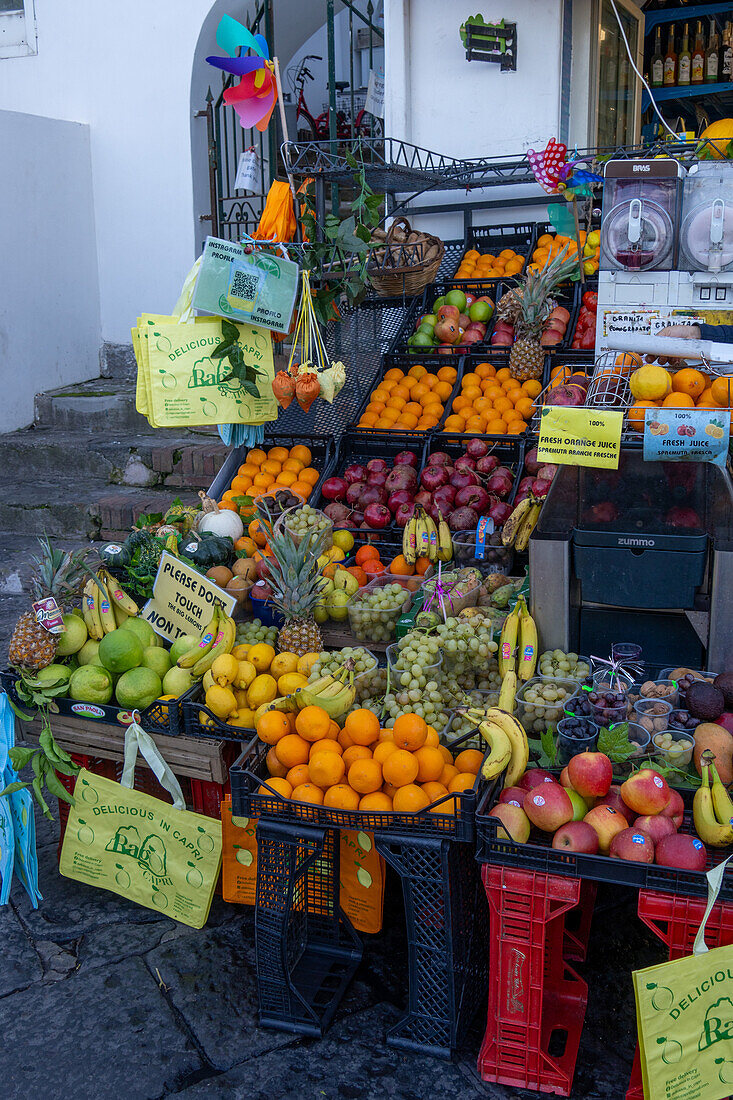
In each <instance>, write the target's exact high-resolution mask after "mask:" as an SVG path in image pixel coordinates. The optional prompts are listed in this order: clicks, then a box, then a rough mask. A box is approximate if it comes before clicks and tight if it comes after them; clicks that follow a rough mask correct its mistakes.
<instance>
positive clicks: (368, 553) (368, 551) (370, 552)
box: [355, 543, 379, 565]
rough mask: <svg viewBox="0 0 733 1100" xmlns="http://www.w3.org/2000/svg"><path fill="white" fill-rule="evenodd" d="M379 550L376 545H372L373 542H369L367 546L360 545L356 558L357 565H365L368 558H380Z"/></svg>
mask: <svg viewBox="0 0 733 1100" xmlns="http://www.w3.org/2000/svg"><path fill="white" fill-rule="evenodd" d="M378 557H379V551H378V550H377V548H376V546H372V544H371V543H367V545H366V546H360V547H359V549H358V550H357V551H356V554H355V559H356V564H357V565H363V564H364V562H365V561H366V560H367V558H378Z"/></svg>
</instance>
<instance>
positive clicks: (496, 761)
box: [479, 721, 512, 779]
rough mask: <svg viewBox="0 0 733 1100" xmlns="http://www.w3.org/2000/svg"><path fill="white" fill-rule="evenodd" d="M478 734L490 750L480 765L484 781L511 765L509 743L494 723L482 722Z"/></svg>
mask: <svg viewBox="0 0 733 1100" xmlns="http://www.w3.org/2000/svg"><path fill="white" fill-rule="evenodd" d="M479 732H480V733H481V736H482V737H483V739H484V741H486V742H487V744H488V745H489V748H490V752H489V755H488V756H487V757H486V759H485V760H484V762H483V764H482V765H481V774H482V776H483V777H484V779H493V778H494V777H495V776H497V775H499V773H500V772H503V771H504V769H505V768H506V767H507V766H508V765H509V764H510V763H511V759H512V745H511V741H510V740H509V738H508V737H507V735H506V734H505V733H504V730H503V729H501V728H500V727H499V726H498V725H496V724H495V723H494V722H489V721H485V722H482V723H481V724H480V726H479Z"/></svg>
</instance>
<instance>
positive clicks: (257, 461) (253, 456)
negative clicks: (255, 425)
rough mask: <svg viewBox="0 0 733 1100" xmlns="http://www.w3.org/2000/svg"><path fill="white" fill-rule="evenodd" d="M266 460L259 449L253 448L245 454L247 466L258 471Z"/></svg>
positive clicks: (263, 453)
mask: <svg viewBox="0 0 733 1100" xmlns="http://www.w3.org/2000/svg"><path fill="white" fill-rule="evenodd" d="M266 458H267V455H266V454H265V452H264V451H263V450H262V449H261V448H260V447H253V448H252V450H251V451H249V452H248V453H247V465H248V466H249V465H251V466H256V467H257V468H258V469H259V467H260V466H261V465H262V463H263V462H264V461H265V459H266Z"/></svg>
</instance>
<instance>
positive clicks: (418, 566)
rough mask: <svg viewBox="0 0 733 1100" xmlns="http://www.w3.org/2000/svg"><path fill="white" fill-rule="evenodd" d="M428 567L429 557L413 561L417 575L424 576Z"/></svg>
mask: <svg viewBox="0 0 733 1100" xmlns="http://www.w3.org/2000/svg"><path fill="white" fill-rule="evenodd" d="M429 568H430V558H418V559H417V561H416V562H415V572H416V573H417V575H418V576H419V577H423V576H425V574H426V573H427V571H428V569H429Z"/></svg>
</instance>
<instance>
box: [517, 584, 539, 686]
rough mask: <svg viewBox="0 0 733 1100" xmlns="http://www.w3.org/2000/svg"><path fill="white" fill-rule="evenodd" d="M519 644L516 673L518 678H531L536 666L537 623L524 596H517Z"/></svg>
mask: <svg viewBox="0 0 733 1100" xmlns="http://www.w3.org/2000/svg"><path fill="white" fill-rule="evenodd" d="M518 603H519V646H518V649H517V675H518V676H519V679H520V680H531V679H532V677H533V676H534V671H535V668H536V667H537V624H536V623H535V621H534V619H533V618H532V616H531V615H530V613H529V611H528V610H527V605H526V603H525V602H524V596H520V597H519V601H518Z"/></svg>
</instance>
